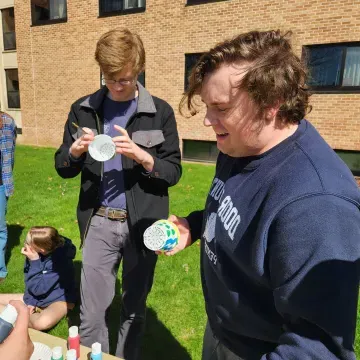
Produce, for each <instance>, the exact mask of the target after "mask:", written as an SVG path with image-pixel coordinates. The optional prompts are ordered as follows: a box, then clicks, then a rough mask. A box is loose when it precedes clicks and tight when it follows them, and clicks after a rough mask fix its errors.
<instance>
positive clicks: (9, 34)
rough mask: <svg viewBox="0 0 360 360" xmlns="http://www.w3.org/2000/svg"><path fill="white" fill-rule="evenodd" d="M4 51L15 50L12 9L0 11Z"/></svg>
mask: <svg viewBox="0 0 360 360" xmlns="http://www.w3.org/2000/svg"><path fill="white" fill-rule="evenodd" d="M1 15H2V29H3V40H4V50H15V49H16V37H15V14H14V8H13V7H12V8H8V9H3V10H1Z"/></svg>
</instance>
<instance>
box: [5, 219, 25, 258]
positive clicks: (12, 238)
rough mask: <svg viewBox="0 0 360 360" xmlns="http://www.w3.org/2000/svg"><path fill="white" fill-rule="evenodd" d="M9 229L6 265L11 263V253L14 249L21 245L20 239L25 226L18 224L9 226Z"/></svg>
mask: <svg viewBox="0 0 360 360" xmlns="http://www.w3.org/2000/svg"><path fill="white" fill-rule="evenodd" d="M7 229H8V240H7V243H6V252H5V263H6V264H7V263H8V262H9V261H10V257H11V252H12V250H13V248H14V247H16V246H18V245H19V244H20V238H21V234H22V232H23V230H24V226H22V225H17V224H10V225H8V226H7Z"/></svg>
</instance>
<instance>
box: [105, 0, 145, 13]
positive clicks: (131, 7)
mask: <svg viewBox="0 0 360 360" xmlns="http://www.w3.org/2000/svg"><path fill="white" fill-rule="evenodd" d="M145 7H146V0H99V11H100V16H104V15H116V14H122V13H126V14H128V13H134V12H142V11H145Z"/></svg>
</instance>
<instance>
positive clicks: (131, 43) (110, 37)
mask: <svg viewBox="0 0 360 360" xmlns="http://www.w3.org/2000/svg"><path fill="white" fill-rule="evenodd" d="M95 60H96V61H97V63H98V64H99V66H100V69H101V71H102V72H103V73H104V74H107V75H113V74H115V73H117V72H119V71H121V70H122V69H123V68H124V67H125V66H126V65H131V67H132V68H133V70H134V72H135V73H136V75H137V74H139V73H141V72H142V71H143V70H144V68H145V49H144V44H143V42H142V40H141V38H140V36H139V35H137V34H136V33H132V32H131V31H130V30H128V29H126V28H116V29H114V30H110V31H108V32H106V33H105V34H103V35H102V36H101V37H100V39H99V40H98V42H97V44H96V50H95Z"/></svg>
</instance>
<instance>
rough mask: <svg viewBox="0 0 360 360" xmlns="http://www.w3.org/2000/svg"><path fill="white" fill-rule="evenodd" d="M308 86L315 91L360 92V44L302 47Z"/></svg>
mask: <svg viewBox="0 0 360 360" xmlns="http://www.w3.org/2000/svg"><path fill="white" fill-rule="evenodd" d="M304 56H305V59H306V62H307V65H308V68H309V78H308V82H307V83H308V85H309V86H310V87H311V88H312V89H313V90H315V91H317V90H318V91H320V92H321V91H325V92H326V91H333V92H358V91H360V42H358V43H346V44H345V43H344V44H334V45H313V46H305V47H304Z"/></svg>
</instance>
